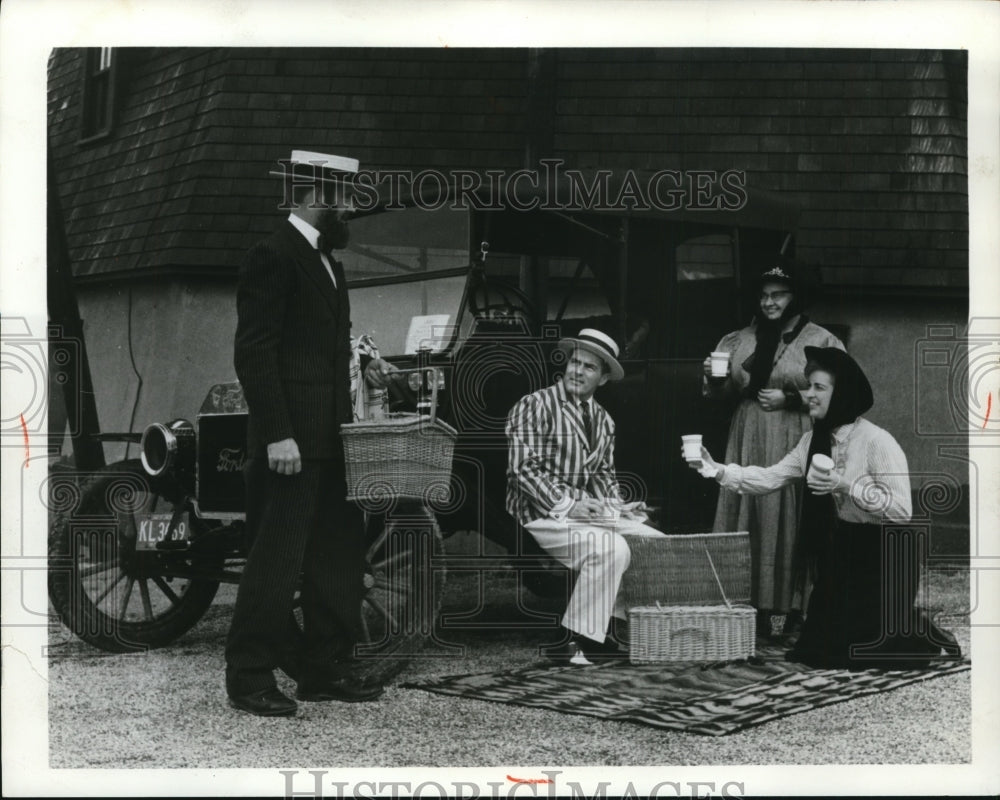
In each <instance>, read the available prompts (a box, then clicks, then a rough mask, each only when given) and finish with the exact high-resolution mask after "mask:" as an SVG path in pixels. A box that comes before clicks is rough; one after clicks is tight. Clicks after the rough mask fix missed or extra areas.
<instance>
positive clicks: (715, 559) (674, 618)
mask: <svg viewBox="0 0 1000 800" xmlns="http://www.w3.org/2000/svg"><path fill="white" fill-rule="evenodd" d="M627 539H628V543H629V549H630V550H631V552H632V560H631V565H630V567H629V569H628V571H627V572H626V573H625V577H624V579H623V581H622V597H623V600H624V602H625V604H626V607H627V608H628V609H629V660H630V661H631V662H632V663H633V664H662V663H667V662H672V661H735V660H739V659H745V658H748V657H750V656H752V655H753V654H754V652H755V639H756V618H757V614H756V610H755V609H754V608H753V607H752V606H749V605H746V604H745V603H740V602H737V603H733V602H732V600H734V599H735V600H736V601H746V600H748V599H749V596H750V544H749V536H748V534H747V533H745V532H740V533H712V534H690V535H686V536H664V537H655V538H654V537H639V536H628V537H627Z"/></svg>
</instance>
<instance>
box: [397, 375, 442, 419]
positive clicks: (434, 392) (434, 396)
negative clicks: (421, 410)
mask: <svg viewBox="0 0 1000 800" xmlns="http://www.w3.org/2000/svg"><path fill="white" fill-rule="evenodd" d="M411 372H419V373H420V374H421V375H423V373H425V372H433V373H434V377H433V378H431V416H430V419H431V423H432V424H433V423H434V421H435V420H436V419H437V405H438V383H439V381H440V377H441V375H443V374H444V370H442V369H441V367H412V368H410V369H397V370H396V371H395V372H393V373H391V374H392V375H409V374H410V373H411Z"/></svg>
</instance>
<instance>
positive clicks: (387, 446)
mask: <svg viewBox="0 0 1000 800" xmlns="http://www.w3.org/2000/svg"><path fill="white" fill-rule="evenodd" d="M409 371H412V370H400V372H404V373H405V372H409ZM432 387H433V389H432V399H431V413H430V415H426V414H409V413H393V414H386V415H385V416H384V417H382V418H381V419H373V420H367V421H364V422H354V423H351V424H348V425H341V426H340V433H341V438H342V439H343V442H344V462H345V465H346V475H347V499H348V500H354V501H358V500H360V501H368V502H374V503H376V504H378V503H382V502H385V501H386V500H391V499H396V498H410V499H414V500H421V501H423V502H431V503H434V502H447V499H448V496H449V492H450V490H451V489H450V486H451V462H452V456H453V455H454V452H455V439H456V438H457V436H458V432H457V431H456V430H455V429H454V428H453V427H451V426H450V425H448V424H447V423H446V422H442V421H441V420H439V419H437V380H436V378H435V380H434V381H433V382H432Z"/></svg>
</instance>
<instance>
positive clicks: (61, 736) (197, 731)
mask: <svg viewBox="0 0 1000 800" xmlns="http://www.w3.org/2000/svg"><path fill="white" fill-rule="evenodd" d="M930 585H931V589H930V597H931V599H932V605H933V607H935V608H941V609H945V610H946V611H947V612H949V614H950V615H951V614H954V615H955V616H949V618H948V621H947V627H949V628H951V629H952V630H953V631H954V632H955V634H956V636H958V638H959V641H960V642H961V644H962V645H963V649H964V650H965V651H966V652H967V650H968V644H969V630H968V627H967V623H966V621H965V620H966V618H965V617H964V616H962V612H963V611H967V609H968V576H967V574H966V573H965V572H962V571H952V572H936V573H934V574H933V575H932V578H931V583H930ZM477 594H478V586H477V584H476V583H475V581H474V580H473V579H472V578H471V576H468V575H452V576H450V577H449V581H448V589H447V591H446V594H445V610H446V611H453V612H454V611H458V610H463V609H468V608H470V607H474V606H470V605H468V603H469V602H471V600H470V598H472V597H474V596H475V595H477ZM485 596H486V597H487V604H486V607H485V608H484V610H483V612H482V613H481V614H480V616H479V619H480V620H481V621H488V622H490V623H492V624H493V625H494V626H495V627H493V628H492V629H488V630H482V629H481V630H461V631H456V632H454V633H450V634H449V639H450V640H452V641H456V642H459V643H461V644H462V645H464V652H462V653H461V654H459V655H454V654H452V655H448V656H440V655H439V656H437V657H434V656H428V657H425V658H421V659H418V660H417V661H415V662H414V663H413V664H412V665H411V666H410V668H409V669H408V670H407V671H406V672H405V673H403V675H401V676H400V677H399V678H397V679H396V680H395V682H393V684H391V685H390V686H389V688H388V691H387V692H386V694H385V696H384V698H383V699H381V700H380V701H379V702H376V703H367V704H358V705H350V704H339V703H311V704H300V710H299V714H298V716H297V717H294V718H290V719H260V718H256V717H252V716H250V715H246V714H240V713H237V712H235V711H233V710H231V709H230V708H229V707H228V706H227V704H226V698H225V693H224V690H223V670H224V661H223V651H222V648H223V641H224V637H225V632H226V629H227V627H228V623H229V618H230V615H231V613H232V603H233V600H234V597H235V591H234V589H233V587H223V589H221V590H220V593H219V596H218V598H217V599H216V602H215V604H214V606H213V607H212V608H211V609H210V610H209V613H208V614H207V615H206V616H205V618H204V619H203V620H202V621H201V622H200V623H199V624H198V625H197V626H196V627H195V629H194V630H192V631H191V632H189V633H188V634H187V635H186V636H184V637H183V638H182V639H180V640H178V641H177V642H176V643H174V644H173V645H172V646H170V647H168V648H165V649H162V650H157V651H153V652H150V653H146V654H141V655H109V654H104V653H101V652H99V651H96V650H94V649H93V648H91V647H89V646H87V645H85V644H83V643H82V642H80V641H78V640H76V639H74V638H72V637H71V636H70V635H69V634H68V633H67V632H66V631H65V630H64V629H54V630H53V631H52V636H51V640H52V641H51V643H52V648H51V649H50V663H49V680H50V686H49V726H50V727H49V744H50V765H51V766H52V767H53V768H60V767H101V768H130V767H133V768H134V767H139V768H144V767H200V768H225V767H240V768H246V767H258V768H263V767H268V768H280V767H286V766H288V765H301V766H308V765H328V766H329V765H335V766H337V767H405V766H425V767H484V766H499V765H544V764H559V765H564V766H567V767H570V766H584V765H587V766H598V765H607V766H624V765H636V766H639V765H650V766H652V765H672V766H680V765H720V764H759V765H769V764H774V765H778V764H786V765H787V764H907V763H909V764H914V763H918V764H919V763H922V764H961V763H967V762H969V760H970V757H971V741H970V740H971V736H970V717H971V714H970V705H971V701H970V673H968V672H966V673H961V674H957V675H951V676H946V677H943V678H938V679H935V680H932V681H929V682H927V683H926V684H916V685H910V686H906V687H903V688H901V689H897V690H895V691H892V692H887V693H883V694H878V695H874V696H871V697H867V698H862V699H857V700H853V701H850V702H846V703H841V704H838V705H834V706H831V707H827V708H823V709H817V710H814V711H809V712H805V713H802V714H797V715H794V716H791V717H786V718H784V719H781V720H777V721H775V722H772V723H768V724H765V725H761V726H758V727H756V728H751V729H749V730H747V731H744V732H740V733H736V734H733V735H730V736H725V737H719V738H714V737H704V736H693V735H686V734H682V733H676V732H673V731H663V730H656V729H653V728H646V727H642V726H638V725H633V724H628V723H619V722H612V721H603V720H598V719H593V718H589V717H578V716H570V715H565V714H559V713H556V712H552V711H546V710H541V709H531V708H522V707H518V706H510V705H500V704H496V703H487V702H481V701H475V700H465V699H461V698H453V697H443V696H439V695H433V694H430V693H427V692H422V691H417V690H409V689H401V688H399V683H401V682H402V681H404V680H407V679H410V678H413V677H415V676H418V675H428V676H429V675H448V674H452V675H453V674H463V673H472V672H489V671H493V670H498V669H504V668H509V667H518V666H525V665H528V664H531V663H535V662H536V661H537V660H538V656H537V647H538V645H539V644H540V643H541V642H542V640H543V634H541V633H539V632H538V631H534V632H533V631H530V630H529V631H526V630H525V629H524V628H523V627H519V626H518V612H517V609H516V603H515V601H514V598H515V594H514V579H513V576H512V575H510V574H508V573H497V574H495V575H492V576H490V577H489V578H488V580H487V582H486V592H485ZM540 602H541V606H540V607H544V602H543V601H540ZM505 622H506V623H509V624H506V625H505V624H502V623H505ZM498 623H499V624H498ZM279 682H280V685H281V686H282V688H283V689H285V690H286V691H288V692H294V688H295V687H294V685H293V684H292V683H291V682H289V681H287V679H285V678H284V676H281V677H280V678H279ZM342 726H347V729H348V730H350V732H351V735H350V736H347V737H345V736H343V735H335V734H334V733H332V731H336V730H342V729H343V728H342ZM324 731H331V733H330V734H329V735H324V733H323V732H324ZM293 732H301V733H302V734H303V735H301V736H296V735H294V733H293ZM290 734H291V735H290Z"/></svg>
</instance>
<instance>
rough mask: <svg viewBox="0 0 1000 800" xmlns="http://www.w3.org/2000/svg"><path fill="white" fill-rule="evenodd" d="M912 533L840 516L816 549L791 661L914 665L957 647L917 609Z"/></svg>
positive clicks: (834, 664) (864, 665)
mask: <svg viewBox="0 0 1000 800" xmlns="http://www.w3.org/2000/svg"><path fill="white" fill-rule="evenodd" d="M918 544H919V543H918V539H917V532H916V531H914V530H913V529H906V528H898V529H896V528H888V529H883V527H882V526H881V525H874V524H860V523H851V522H844V521H843V520H840V519H838V520H837V524H836V528H835V530H834V532H833V536H832V537H830V539H829V541H827V542H825V543H824V544H823V545H822V546H821V547H820V551H819V553H818V554H817V555H818V558H817V559H816V567H815V569H816V575H815V584H814V586H813V591H812V594H811V596H810V598H809V608H808V610H807V612H806V619H805V622H804V623H803V626H802V633H801V635H800V637H799V640H798V642H797V643H796V645H795V646H794V648H793V649H792V650H791V651H789V653H788V654H787V658H788V660H790V661H799V662H802V663H805V664H809V665H810V666H814V667H821V668H848V669H869V668H873V667H877V668H881V669H916V668H921V667H924V666H927V664H928V663H929V661H930V658H931V657H932V656H937V655H938V654H940V652H941V649H942V648H947V647H948V646H949V645H950V644H954V639H953V638H951V637H950V636H949V635H948V634H944V633H942V632H941V631H940V630H939V629H938V628H937V627H936V626H935V625H934V624H933V623H932V622H931V621H930V620H929V619H928V618H927V616H926V615H925V614H924V613H923V612H922V611H920V610H919V609H916V608H915V607H914V601H915V600H916V597H917V586H918V583H919V579H920V557H919V552H918Z"/></svg>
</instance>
